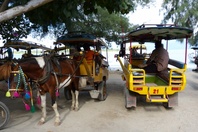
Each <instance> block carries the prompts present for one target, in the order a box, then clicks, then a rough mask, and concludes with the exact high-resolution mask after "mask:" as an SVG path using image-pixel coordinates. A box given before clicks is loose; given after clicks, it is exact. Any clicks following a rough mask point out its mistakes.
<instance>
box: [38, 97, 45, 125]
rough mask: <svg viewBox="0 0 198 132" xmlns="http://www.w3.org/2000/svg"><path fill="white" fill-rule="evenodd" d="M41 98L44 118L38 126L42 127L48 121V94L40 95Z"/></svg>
mask: <svg viewBox="0 0 198 132" xmlns="http://www.w3.org/2000/svg"><path fill="white" fill-rule="evenodd" d="M40 96H41V110H42V117H41V119H40V121H39V123H38V125H42V124H44V123H45V119H46V114H47V113H46V94H44V95H40Z"/></svg>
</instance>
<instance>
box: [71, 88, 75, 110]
mask: <svg viewBox="0 0 198 132" xmlns="http://www.w3.org/2000/svg"><path fill="white" fill-rule="evenodd" d="M71 95H72V105H71V109H72V110H74V109H75V102H76V101H75V93H74V91H73V90H71Z"/></svg>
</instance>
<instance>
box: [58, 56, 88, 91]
mask: <svg viewBox="0 0 198 132" xmlns="http://www.w3.org/2000/svg"><path fill="white" fill-rule="evenodd" d="M84 58H85V54H83V56H82V57H81V60H80V62H79V63H78V65H77V67H76V68H75V70H74V72H73V74H72V75H71V76H70V74H68V76H69V77H70V78H69V79H68V80H67V81H66V82H65V83H64V85H65V84H67V83H68V82H69V81H70V80H71V79H72V78H73V77H80V76H74V74H75V73H76V71H77V70H78V68H79V67H80V64H81V63H82V61H83V59H84ZM61 75H66V74H61ZM55 78H56V76H55ZM64 85H62V86H61V87H60V88H59V89H61V88H63V86H64Z"/></svg>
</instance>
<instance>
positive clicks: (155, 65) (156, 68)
mask: <svg viewBox="0 0 198 132" xmlns="http://www.w3.org/2000/svg"><path fill="white" fill-rule="evenodd" d="M168 61H169V55H168V52H167V50H165V49H164V47H163V44H162V43H161V41H156V42H155V49H154V50H153V51H152V53H151V56H150V58H149V59H148V60H147V62H146V64H140V65H139V67H140V68H143V69H144V70H145V72H146V73H161V72H163V71H167V68H168Z"/></svg>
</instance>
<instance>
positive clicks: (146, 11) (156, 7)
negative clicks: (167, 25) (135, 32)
mask: <svg viewBox="0 0 198 132" xmlns="http://www.w3.org/2000/svg"><path fill="white" fill-rule="evenodd" d="M162 2H163V0H156V1H155V2H154V3H153V4H152V5H150V6H149V7H142V6H141V5H140V6H138V7H137V10H135V12H131V13H129V14H128V15H127V17H128V18H129V21H130V23H132V24H139V25H141V24H159V23H161V20H162V19H163V15H162V14H160V8H161V4H162Z"/></svg>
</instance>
